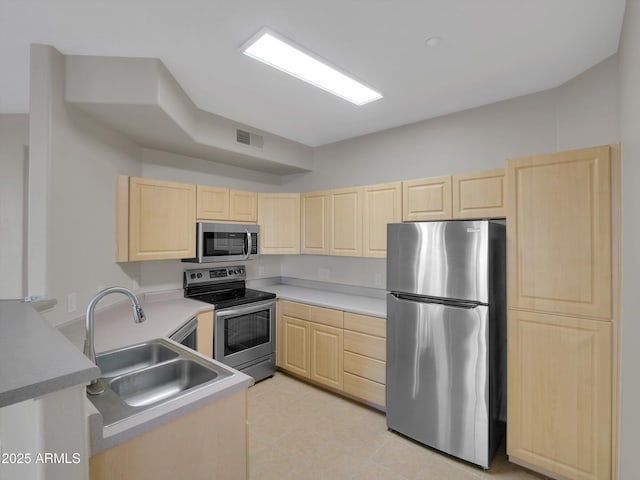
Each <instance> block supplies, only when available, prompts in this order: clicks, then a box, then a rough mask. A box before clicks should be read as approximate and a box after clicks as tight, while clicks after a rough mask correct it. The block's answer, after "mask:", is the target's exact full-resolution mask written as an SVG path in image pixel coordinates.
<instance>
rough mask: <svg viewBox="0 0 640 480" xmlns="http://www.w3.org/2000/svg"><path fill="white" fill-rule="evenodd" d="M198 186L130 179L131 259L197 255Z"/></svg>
mask: <svg viewBox="0 0 640 480" xmlns="http://www.w3.org/2000/svg"><path fill="white" fill-rule="evenodd" d="M195 212H196V187H195V185H192V184H187V183H177V182H165V181H160V180H150V179H145V178H138V177H131V178H130V179H129V260H130V261H136V260H161V259H173V258H191V257H194V256H195V249H196V241H195V234H196V228H195Z"/></svg>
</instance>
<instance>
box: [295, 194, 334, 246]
mask: <svg viewBox="0 0 640 480" xmlns="http://www.w3.org/2000/svg"><path fill="white" fill-rule="evenodd" d="M300 215H301V218H300V223H301V226H300V237H301V242H302V245H301V248H300V250H301V252H302V253H311V254H316V255H328V254H329V196H328V195H327V193H326V192H312V193H303V194H302V196H301V214H300Z"/></svg>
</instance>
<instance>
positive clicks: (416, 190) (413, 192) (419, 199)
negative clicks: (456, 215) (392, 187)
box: [402, 176, 452, 222]
mask: <svg viewBox="0 0 640 480" xmlns="http://www.w3.org/2000/svg"><path fill="white" fill-rule="evenodd" d="M451 218H452V217H451V177H450V176H448V177H434V178H423V179H420V180H411V181H408V182H402V220H403V221H405V222H419V221H422V220H451Z"/></svg>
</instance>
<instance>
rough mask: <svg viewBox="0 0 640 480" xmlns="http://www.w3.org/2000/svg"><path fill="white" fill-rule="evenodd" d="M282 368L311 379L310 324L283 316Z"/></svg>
mask: <svg viewBox="0 0 640 480" xmlns="http://www.w3.org/2000/svg"><path fill="white" fill-rule="evenodd" d="M282 324H283V328H284V330H283V332H282V333H283V336H284V351H283V352H282V368H284V369H285V370H289V371H290V372H292V373H296V374H298V375H300V376H302V377H307V378H309V373H310V369H309V362H310V355H309V342H310V338H309V322H307V321H305V320H299V319H297V318H292V317H287V316H286V315H283V317H282Z"/></svg>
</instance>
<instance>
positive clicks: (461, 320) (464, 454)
mask: <svg viewBox="0 0 640 480" xmlns="http://www.w3.org/2000/svg"><path fill="white" fill-rule="evenodd" d="M387 316H388V318H387V426H388V427H389V428H390V429H392V430H395V431H396V432H399V433H401V434H403V435H406V436H408V437H411V438H413V439H414V440H417V441H419V442H421V443H424V444H425V445H429V446H431V447H433V448H436V449H438V450H442V451H443V452H446V453H449V454H451V455H454V456H456V457H460V458H462V459H464V460H467V461H469V462H472V463H475V464H477V465H480V466H483V467H485V468H488V466H489V465H488V463H489V447H490V446H489V378H488V377H489V373H488V372H489V370H488V352H487V341H488V320H487V316H488V308H487V307H486V306H483V305H480V306H477V307H475V308H460V307H454V306H449V305H446V304H435V303H422V302H417V301H411V300H404V299H399V298H396V297H395V296H393V295H391V294H389V295H387Z"/></svg>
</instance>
